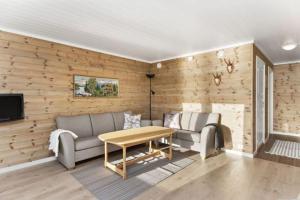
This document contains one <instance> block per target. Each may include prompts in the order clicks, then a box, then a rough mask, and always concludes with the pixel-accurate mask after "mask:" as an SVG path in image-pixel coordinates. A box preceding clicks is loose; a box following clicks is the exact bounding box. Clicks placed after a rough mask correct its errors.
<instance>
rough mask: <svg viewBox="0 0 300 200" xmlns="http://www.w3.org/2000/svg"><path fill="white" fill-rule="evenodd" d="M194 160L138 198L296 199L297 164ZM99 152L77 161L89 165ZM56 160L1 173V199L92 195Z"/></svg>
mask: <svg viewBox="0 0 300 200" xmlns="http://www.w3.org/2000/svg"><path fill="white" fill-rule="evenodd" d="M191 157H192V158H193V159H196V160H197V161H196V162H194V163H193V164H191V165H190V166H188V167H187V168H185V169H183V170H182V171H180V172H178V173H177V174H175V175H173V176H171V177H169V178H168V179H166V180H164V181H162V182H161V183H159V184H158V185H156V186H155V187H152V188H150V189H149V190H147V191H146V192H144V193H142V194H141V195H140V196H138V197H136V199H147V200H148V199H172V200H173V199H175V200H176V199H181V200H182V199H188V200H192V199H242V200H244V199H245V200H247V199H249V200H250V199H251V200H252V199H260V200H262V199H297V197H299V199H300V168H299V167H294V166H289V165H285V164H280V163H275V162H271V161H266V160H262V159H250V158H242V157H235V156H230V155H228V154H224V153H222V154H220V155H218V156H215V157H212V158H209V159H207V160H205V161H202V160H201V159H200V156H199V155H193V156H191ZM95 162H103V158H98V159H94V160H91V161H88V162H85V163H81V164H79V165H77V167H76V169H75V170H78V169H81V168H85V167H88V166H89V165H91V164H95ZM70 172H73V170H72V171H66V170H65V168H64V167H62V166H61V165H60V164H59V163H57V162H56V161H54V162H50V163H47V164H43V165H40V166H36V167H32V168H29V169H24V170H20V171H18V172H13V173H9V174H5V175H1V176H0V183H1V184H0V199H5V200H10V199H23V200H24V199H32V200H34V199H39V200H40V199H87V200H88V199H95V198H94V196H93V195H92V194H91V193H90V192H89V191H87V190H86V189H85V188H84V187H83V186H82V185H81V184H80V183H79V182H78V181H77V180H76V179H75V178H73V176H72V175H71V174H70Z"/></svg>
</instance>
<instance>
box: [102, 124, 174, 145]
mask: <svg viewBox="0 0 300 200" xmlns="http://www.w3.org/2000/svg"><path fill="white" fill-rule="evenodd" d="M172 133H173V129H171V128H166V127H160V126H146V127H141V128H133V129H127V130H120V131H114V132H109V133H104V134H101V135H99V136H98V138H99V139H100V140H102V141H103V142H108V143H111V144H115V145H118V146H121V147H123V146H132V145H136V144H142V143H144V142H147V141H150V140H154V139H158V138H162V137H166V136H170V135H172Z"/></svg>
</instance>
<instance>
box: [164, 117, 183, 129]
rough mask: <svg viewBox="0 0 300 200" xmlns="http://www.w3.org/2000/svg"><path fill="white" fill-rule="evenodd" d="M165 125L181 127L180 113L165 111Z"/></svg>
mask: <svg viewBox="0 0 300 200" xmlns="http://www.w3.org/2000/svg"><path fill="white" fill-rule="evenodd" d="M164 127H167V128H175V129H180V128H181V127H180V113H174V114H173V113H165V114H164Z"/></svg>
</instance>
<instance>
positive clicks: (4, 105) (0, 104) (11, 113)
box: [0, 94, 24, 122]
mask: <svg viewBox="0 0 300 200" xmlns="http://www.w3.org/2000/svg"><path fill="white" fill-rule="evenodd" d="M18 119H24V100H23V94H0V122H5V121H11V120H18Z"/></svg>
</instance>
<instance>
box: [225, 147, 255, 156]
mask: <svg viewBox="0 0 300 200" xmlns="http://www.w3.org/2000/svg"><path fill="white" fill-rule="evenodd" d="M222 150H223V151H224V152H225V153H229V154H233V155H238V156H243V157H247V158H254V154H252V153H246V152H242V151H237V150H232V149H224V148H223V149H222Z"/></svg>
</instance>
